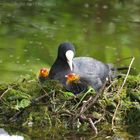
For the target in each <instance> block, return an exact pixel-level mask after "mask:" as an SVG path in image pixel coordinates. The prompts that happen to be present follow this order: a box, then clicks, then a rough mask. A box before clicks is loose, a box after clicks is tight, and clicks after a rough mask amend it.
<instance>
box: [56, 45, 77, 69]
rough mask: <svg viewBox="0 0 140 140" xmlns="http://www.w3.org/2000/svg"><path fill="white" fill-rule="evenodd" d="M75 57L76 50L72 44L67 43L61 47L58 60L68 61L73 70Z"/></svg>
mask: <svg viewBox="0 0 140 140" xmlns="http://www.w3.org/2000/svg"><path fill="white" fill-rule="evenodd" d="M74 55H75V49H74V46H73V45H72V44H71V43H68V42H66V43H62V44H60V45H59V48H58V56H57V59H62V60H63V61H67V63H68V65H69V67H70V69H71V70H72V59H73V57H74Z"/></svg>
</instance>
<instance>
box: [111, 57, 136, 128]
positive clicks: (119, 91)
mask: <svg viewBox="0 0 140 140" xmlns="http://www.w3.org/2000/svg"><path fill="white" fill-rule="evenodd" d="M134 60H135V57H133V58H132V60H131V62H130V64H129V68H128V71H127V74H126V76H125V79H124V81H123V84H122V86H121V88H120V89H119V90H118V93H117V94H116V96H119V95H120V93H121V92H122V89H123V87H124V85H125V83H126V80H127V78H128V75H129V73H130V69H131V66H132V64H133V62H134ZM119 106H120V100H119V102H118V105H117V107H116V109H115V112H114V115H113V117H112V128H114V120H115V117H116V114H117V111H118V108H119Z"/></svg>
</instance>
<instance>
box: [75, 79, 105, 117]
mask: <svg viewBox="0 0 140 140" xmlns="http://www.w3.org/2000/svg"><path fill="white" fill-rule="evenodd" d="M106 83H107V81H105V83H104V84H103V86H102V88H101V89H100V90H99V92H97V93H96V96H95V97H93V96H90V97H89V99H88V100H87V102H85V103H84V104H83V106H82V107H81V109H80V113H76V117H75V119H76V118H78V117H79V116H81V115H82V114H83V113H85V112H86V111H87V110H88V109H89V108H90V107H91V106H92V105H93V104H94V103H95V102H96V101H97V99H98V98H99V96H100V95H101V94H102V93H103V91H104V89H105V86H106Z"/></svg>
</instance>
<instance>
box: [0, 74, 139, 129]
mask: <svg viewBox="0 0 140 140" xmlns="http://www.w3.org/2000/svg"><path fill="white" fill-rule="evenodd" d="M123 80H124V77H122V78H120V79H118V80H117V79H116V82H115V83H114V84H113V85H112V86H111V87H110V88H109V89H108V87H107V88H106V89H105V91H104V93H103V94H102V95H101V96H100V98H99V99H98V100H97V101H96V103H95V104H94V105H93V106H92V107H90V108H89V109H88V110H87V111H86V112H85V113H84V115H85V117H86V118H89V117H90V118H92V119H93V120H95V121H96V120H97V119H99V118H101V117H103V120H102V122H104V123H105V122H106V123H111V120H112V117H113V115H114V111H115V109H116V106H117V104H118V102H119V101H120V106H119V108H118V110H117V115H116V118H115V121H116V124H117V122H118V124H120V123H121V124H124V123H126V124H132V123H134V122H135V123H140V119H139V118H140V76H139V75H138V76H132V75H129V76H128V79H127V81H126V84H125V86H124V87H123V90H122V91H121V93H120V94H119V96H117V93H118V91H119V89H120V87H121V85H122V83H123ZM0 96H1V97H0V112H1V113H0V123H1V124H6V123H13V122H16V123H17V124H20V125H22V126H30V125H33V126H34V125H35V126H45V125H47V126H50V127H52V126H53V127H54V126H56V125H58V126H61V127H63V128H71V127H72V128H73V127H75V129H84V130H85V129H88V127H87V126H88V123H87V121H86V120H81V119H79V120H77V119H74V117H75V115H76V113H78V111H79V110H80V109H81V106H82V104H83V101H84V100H87V99H88V98H89V97H90V96H93V97H94V96H96V93H95V92H94V91H93V90H90V88H89V90H88V92H87V93H81V94H79V95H76V96H75V95H74V94H73V93H70V92H67V91H65V89H63V87H62V85H61V84H60V83H59V82H58V81H54V80H48V81H46V82H45V83H44V84H42V85H41V84H40V83H39V82H38V80H36V77H35V76H34V75H33V76H29V75H28V76H26V77H25V78H24V79H20V80H19V81H18V82H17V83H11V84H2V85H0ZM18 113H19V114H18ZM78 121H79V122H78ZM79 124H80V125H79ZM101 124H102V123H101Z"/></svg>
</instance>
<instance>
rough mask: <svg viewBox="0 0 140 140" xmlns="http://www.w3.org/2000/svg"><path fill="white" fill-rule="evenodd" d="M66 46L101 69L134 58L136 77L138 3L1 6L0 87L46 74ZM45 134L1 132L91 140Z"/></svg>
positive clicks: (28, 0) (81, 0)
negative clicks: (101, 65) (43, 70)
mask: <svg viewBox="0 0 140 140" xmlns="http://www.w3.org/2000/svg"><path fill="white" fill-rule="evenodd" d="M67 41H68V42H72V43H73V44H74V45H75V48H76V56H90V57H94V58H96V59H99V60H101V61H103V62H105V63H116V61H117V60H119V59H120V60H121V59H123V58H126V57H132V56H134V57H135V58H136V59H135V62H134V64H133V67H135V68H136V69H137V71H138V73H139V69H140V1H139V0H134V1H131V0H115V1H110V0H106V1H105V0H76V1H75V0H71V1H66V0H47V1H46V0H20V1H19V0H14V1H11V0H0V74H1V76H0V83H4V82H12V81H16V80H18V79H19V78H20V77H24V75H26V74H31V73H35V74H37V73H38V71H39V69H40V68H42V67H48V68H50V66H51V65H52V63H53V61H54V60H55V58H56V55H57V48H58V45H59V44H60V43H62V42H67ZM130 61H131V59H128V60H125V61H121V62H120V63H118V64H116V66H117V67H120V66H123V65H125V66H128V65H129V64H130ZM136 128H137V129H139V126H137V127H136ZM137 129H135V127H128V129H126V132H121V131H119V132H117V133H116V135H113V136H112V134H110V133H109V132H101V134H99V136H98V137H96V139H99V140H102V139H114V140H125V139H133V138H136V139H139V138H140V133H139V132H140V131H139V130H137ZM134 130H136V131H135V132H134ZM46 131H47V129H45V130H44V131H43V130H42V129H39V130H38V129H37V132H35V130H34V129H33V128H31V129H28V130H26V129H22V128H20V129H19V128H17V129H16V128H14V129H12V128H9V127H8V128H6V129H5V130H4V129H3V131H2V132H3V133H6V135H7V136H10V135H17V136H19V138H20V139H22V138H23V137H24V138H25V139H27V140H31V139H33V140H38V139H41V138H42V137H43V138H44V139H49V138H53V139H56V138H58V139H62V138H64V137H65V139H74V140H85V139H94V136H93V135H92V134H91V133H89V132H88V133H83V134H80V133H78V134H77V133H76V134H75V133H74V132H68V133H65V134H63V133H62V135H60V134H58V133H57V132H53V136H54V137H53V136H52V135H51V133H46ZM55 134H56V135H55ZM0 136H1V134H0ZM63 136H64V137H63ZM0 139H1V137H0Z"/></svg>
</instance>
